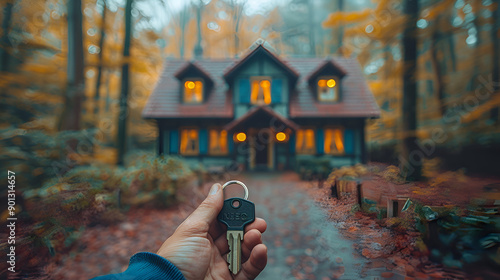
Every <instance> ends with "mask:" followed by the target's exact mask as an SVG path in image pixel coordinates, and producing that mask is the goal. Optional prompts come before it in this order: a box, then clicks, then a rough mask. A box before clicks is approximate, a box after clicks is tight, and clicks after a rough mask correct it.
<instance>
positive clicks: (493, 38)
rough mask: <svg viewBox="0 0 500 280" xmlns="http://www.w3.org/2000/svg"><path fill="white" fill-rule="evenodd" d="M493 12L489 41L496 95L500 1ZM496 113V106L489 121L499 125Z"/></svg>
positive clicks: (499, 77) (499, 87)
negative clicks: (491, 47)
mask: <svg viewBox="0 0 500 280" xmlns="http://www.w3.org/2000/svg"><path fill="white" fill-rule="evenodd" d="M495 5H496V7H495V11H494V12H493V18H494V23H493V28H492V29H491V41H492V45H493V63H492V64H493V69H492V70H491V72H492V75H493V77H492V80H493V81H494V84H493V88H494V94H498V91H499V90H500V65H499V64H500V61H499V60H500V44H499V43H500V42H499V41H500V40H499V39H498V36H499V35H500V34H499V33H500V0H495ZM498 113H499V107H498V106H497V107H496V108H493V109H492V110H491V116H490V117H491V119H492V120H493V121H495V122H496V123H499V121H500V120H499V118H498Z"/></svg>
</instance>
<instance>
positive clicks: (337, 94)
mask: <svg viewBox="0 0 500 280" xmlns="http://www.w3.org/2000/svg"><path fill="white" fill-rule="evenodd" d="M329 79H333V80H335V86H334V87H333V89H334V90H335V97H336V98H335V99H333V100H324V99H322V98H321V92H320V86H319V85H318V83H319V81H320V80H329ZM316 98H317V100H318V101H319V102H321V103H338V102H339V101H340V78H339V77H338V76H334V75H324V76H319V77H318V78H316Z"/></svg>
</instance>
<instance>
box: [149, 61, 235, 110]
mask: <svg viewBox="0 0 500 280" xmlns="http://www.w3.org/2000/svg"><path fill="white" fill-rule="evenodd" d="M233 61H234V60H232V59H224V60H199V61H196V63H195V64H196V67H198V68H200V69H201V70H202V71H203V72H205V73H207V74H208V73H209V74H210V77H211V79H212V81H213V83H214V84H213V86H211V87H210V88H209V92H207V93H205V97H206V100H205V102H204V103H202V104H183V103H182V95H181V94H182V90H181V89H182V87H181V81H179V80H178V79H177V78H176V77H175V73H177V72H178V71H179V70H182V68H184V67H186V66H187V65H188V63H189V62H187V61H185V60H179V59H174V60H170V59H169V60H167V61H166V63H165V65H164V67H163V70H162V71H163V72H162V74H161V75H160V78H159V80H158V83H157V84H156V88H155V89H154V90H153V93H151V95H150V96H149V99H148V101H147V103H146V106H145V107H144V110H143V111H142V116H143V117H144V118H148V119H162V118H197V117H213V118H232V117H233V102H232V94H231V92H229V87H228V86H227V85H226V81H225V80H224V78H223V76H222V72H223V71H224V69H226V67H227V66H228V65H229V64H231V63H232V62H233Z"/></svg>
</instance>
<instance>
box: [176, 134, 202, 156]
mask: <svg viewBox="0 0 500 280" xmlns="http://www.w3.org/2000/svg"><path fill="white" fill-rule="evenodd" d="M180 152H181V154H182V155H197V154H198V152H199V135H198V129H194V128H185V129H181V151H180Z"/></svg>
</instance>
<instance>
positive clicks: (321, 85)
mask: <svg viewBox="0 0 500 280" xmlns="http://www.w3.org/2000/svg"><path fill="white" fill-rule="evenodd" d="M337 81H338V79H337V78H336V77H333V76H323V77H320V78H319V79H318V87H317V92H318V100H319V101H321V102H337V101H338V99H339V94H338V88H339V87H338V84H337Z"/></svg>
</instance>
